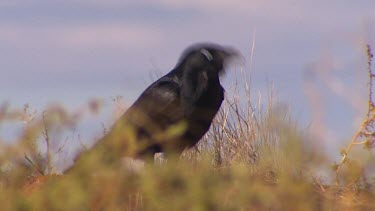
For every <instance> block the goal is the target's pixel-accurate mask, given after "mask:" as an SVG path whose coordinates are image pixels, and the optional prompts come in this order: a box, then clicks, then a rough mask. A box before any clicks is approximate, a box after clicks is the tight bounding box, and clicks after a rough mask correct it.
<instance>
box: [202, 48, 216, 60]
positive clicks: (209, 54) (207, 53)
mask: <svg viewBox="0 0 375 211" xmlns="http://www.w3.org/2000/svg"><path fill="white" fill-rule="evenodd" d="M201 53H202V54H203V55H204V56H205V57H206V59H207V60H208V61H212V59H213V57H212V54H211V53H210V52H209V51H208V50H206V49H204V48H203V49H202V50H201Z"/></svg>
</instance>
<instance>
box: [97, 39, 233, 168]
mask: <svg viewBox="0 0 375 211" xmlns="http://www.w3.org/2000/svg"><path fill="white" fill-rule="evenodd" d="M236 56H238V53H237V51H236V50H234V49H233V48H229V47H222V46H219V45H216V44H195V45H193V46H191V47H189V48H187V49H186V50H185V51H184V52H183V54H182V55H181V57H180V59H179V61H178V63H177V65H176V66H175V68H173V69H172V70H171V71H170V72H169V73H168V74H166V75H165V76H163V77H161V78H160V79H158V80H157V81H155V82H154V83H152V84H151V85H150V86H149V87H148V88H147V89H146V90H145V91H144V92H143V93H142V94H141V95H140V97H139V98H138V99H137V100H136V101H135V102H134V104H133V105H132V106H131V107H130V108H129V109H128V110H127V111H126V112H125V113H124V114H123V116H122V117H120V119H119V120H118V121H117V122H116V123H115V124H114V126H113V127H112V129H111V131H110V132H109V133H108V134H107V135H105V136H104V137H103V138H102V139H101V140H100V141H99V142H98V144H97V145H96V146H95V147H94V148H97V149H104V151H103V155H102V156H103V157H104V158H105V159H107V160H108V161H111V160H113V159H118V156H119V154H120V155H121V156H123V155H127V156H133V157H147V156H150V157H151V156H153V155H154V153H157V152H165V151H167V152H168V151H174V152H177V153H180V152H182V151H183V150H184V149H185V148H187V147H192V146H194V145H195V144H196V143H197V142H198V141H199V140H200V139H201V138H202V136H203V135H204V134H205V133H206V132H207V131H208V129H209V128H210V125H211V123H212V120H213V118H214V117H215V115H216V113H217V112H218V110H219V108H220V106H221V104H222V101H223V99H224V89H223V87H222V85H221V84H220V79H219V76H220V75H221V74H222V73H224V70H225V67H226V64H227V63H228V61H229V60H230V59H231V58H233V57H236ZM173 127H175V130H174V131H173V130H171V128H173ZM176 131H177V132H176Z"/></svg>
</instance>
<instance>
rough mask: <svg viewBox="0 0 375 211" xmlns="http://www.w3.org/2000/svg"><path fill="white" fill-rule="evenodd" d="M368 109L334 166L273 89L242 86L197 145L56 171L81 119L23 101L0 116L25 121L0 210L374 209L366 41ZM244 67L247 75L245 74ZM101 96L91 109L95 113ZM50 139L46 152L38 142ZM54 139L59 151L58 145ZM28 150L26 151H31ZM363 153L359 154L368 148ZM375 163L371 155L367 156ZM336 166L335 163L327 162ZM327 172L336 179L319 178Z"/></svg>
mask: <svg viewBox="0 0 375 211" xmlns="http://www.w3.org/2000/svg"><path fill="white" fill-rule="evenodd" d="M367 52H368V70H369V87H370V88H369V109H368V114H367V115H366V116H365V117H364V121H363V123H362V125H361V126H360V128H359V129H358V132H357V133H356V134H355V135H354V136H353V138H351V141H350V143H349V145H348V146H347V147H346V148H345V149H344V150H342V152H341V154H342V159H341V161H339V162H338V163H337V164H334V165H331V164H330V163H329V161H327V159H326V156H325V155H324V154H323V153H322V152H320V151H319V149H317V148H315V147H311V146H310V145H309V143H311V141H313V140H311V137H309V136H308V133H307V132H306V131H305V129H303V128H300V127H299V126H298V124H297V122H296V121H295V120H293V119H292V118H291V114H290V110H291V108H289V107H288V106H287V105H285V104H282V103H280V102H278V100H277V97H276V96H275V95H274V94H273V91H272V90H271V91H270V94H269V96H268V98H267V105H266V106H265V105H263V103H264V102H261V100H260V99H259V100H258V101H257V102H254V101H250V98H251V93H250V89H249V85H248V84H247V83H246V81H245V83H242V84H244V88H241V87H240V86H239V85H236V86H235V88H234V91H232V92H230V93H227V94H226V99H225V102H224V104H223V106H222V109H221V110H220V112H219V114H218V115H217V117H216V118H215V120H214V123H213V125H212V127H211V129H210V131H209V132H208V133H207V134H206V136H205V137H204V139H203V140H202V141H201V142H200V143H199V144H198V145H197V146H196V147H194V148H192V149H190V150H187V151H185V152H184V153H183V155H182V156H175V157H172V158H169V159H168V161H167V162H166V163H163V164H155V165H153V164H148V163H146V165H145V167H144V168H143V169H142V170H140V171H130V170H129V168H126V167H124V165H119V166H117V167H118V168H113V167H112V166H108V165H106V164H105V163H103V162H101V161H100V160H97V159H95V157H94V158H93V159H92V160H88V161H87V163H86V165H84V167H82V169H80V171H79V172H77V173H75V174H69V175H55V174H53V172H54V166H53V164H54V162H53V160H54V159H58V158H59V157H60V156H59V153H60V152H61V149H63V148H64V147H66V141H65V140H64V139H59V138H56V137H59V135H58V134H60V133H61V131H64V129H66V128H71V127H72V126H74V125H75V124H76V122H77V121H79V116H80V113H78V114H77V113H69V112H66V111H65V110H64V109H63V108H61V107H60V106H58V105H55V106H51V107H49V108H47V109H46V111H45V112H44V113H43V115H42V117H41V118H38V117H37V115H36V114H35V112H34V111H30V109H29V107H27V106H25V108H24V109H23V110H20V111H18V110H12V109H11V108H9V107H8V106H6V105H3V106H0V124H4V123H7V122H10V121H24V122H26V123H27V127H25V128H24V129H23V130H22V132H21V133H20V134H19V136H18V137H17V141H16V143H15V144H13V145H5V144H2V146H1V154H0V166H1V169H0V208H1V210H375V205H374V203H373V202H374V200H375V189H374V187H375V178H374V177H371V176H369V175H366V171H365V166H364V165H363V164H362V163H361V162H359V161H358V158H357V157H356V154H355V153H354V151H353V152H352V147H353V146H354V145H362V146H364V148H365V149H363V152H366V151H369V152H371V150H372V148H373V146H374V141H373V139H371V137H373V134H374V132H373V131H374V130H373V129H374V128H373V122H374V118H373V116H374V114H373V112H374V110H375V109H374V104H373V101H372V91H371V90H372V89H371V88H372V79H373V77H374V75H373V73H372V70H371V65H372V63H371V62H372V56H371V55H372V53H371V49H370V46H367ZM243 74H245V73H243ZM99 107H100V106H99V104H98V103H97V102H90V103H89V106H88V108H89V110H91V111H92V112H97V110H98V108H99ZM37 140H39V141H41V142H39V144H43V146H45V148H46V150H45V152H41V150H40V148H38V147H37V145H38V142H37ZM52 146H55V148H56V149H58V150H53V147H52ZM25 152H26V153H25ZM363 152H361V153H363ZM366 165H367V166H371V165H374V159H372V160H370V161H368V163H366ZM329 166H332V169H330V168H329ZM318 170H319V171H322V170H323V171H325V172H330V173H331V176H332V178H334V181H332V182H331V181H329V178H322V177H320V176H319V173H318Z"/></svg>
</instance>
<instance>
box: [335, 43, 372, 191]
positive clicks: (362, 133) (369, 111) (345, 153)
mask: <svg viewBox="0 0 375 211" xmlns="http://www.w3.org/2000/svg"><path fill="white" fill-rule="evenodd" d="M366 53H367V65H368V66H367V69H368V76H369V82H368V89H369V90H368V109H367V114H366V119H364V120H363V122H362V124H361V127H360V128H359V129H358V130H357V132H356V133H355V134H354V136H353V138H352V139H351V141H350V144H349V145H348V146H347V147H346V149H345V150H344V151H343V152H342V158H341V160H340V163H339V164H338V165H337V166H336V185H339V184H340V181H339V174H340V170H341V168H342V166H343V165H344V163H345V162H346V161H347V159H348V154H349V152H350V150H351V149H352V147H353V145H360V144H366V143H367V142H368V141H367V140H366V141H361V142H357V139H358V138H359V137H362V136H368V135H369V134H373V133H371V132H368V128H369V127H370V126H371V125H372V124H373V123H374V122H375V109H374V108H375V104H374V102H373V98H372V94H373V93H372V88H373V79H374V77H375V74H374V73H373V72H372V68H371V66H372V58H373V54H372V52H371V46H370V45H369V44H368V45H366Z"/></svg>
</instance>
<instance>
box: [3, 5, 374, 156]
mask: <svg viewBox="0 0 375 211" xmlns="http://www.w3.org/2000/svg"><path fill="white" fill-rule="evenodd" d="M374 11H375V1H371V0H357V1H345V2H343V1H339V0H332V1H323V0H314V1H308V0H303V1H296V0H281V1H280V0H268V1H261V0H233V1H224V0H215V1H214V0H206V1H198V0H191V1H172V0H155V1H146V0H139V1H129V0H126V1H123V0H107V1H99V0H80V1H72V0H65V1H48V0H22V1H21V0H2V1H1V2H0V73H1V77H0V103H3V102H8V103H10V104H11V106H12V107H20V108H22V106H23V105H24V104H26V103H27V104H29V105H30V106H31V107H32V108H35V109H37V110H39V111H42V110H43V109H44V108H45V107H46V106H47V105H49V104H51V103H56V102H57V103H61V104H62V105H64V106H66V107H68V108H69V109H72V110H75V109H76V108H77V107H79V106H81V105H84V104H85V103H87V102H88V101H89V100H90V99H93V98H101V99H104V101H105V102H107V103H108V104H110V103H111V99H112V98H113V97H115V96H123V99H124V101H125V102H126V103H127V104H131V103H132V102H133V101H134V100H135V99H136V97H137V96H138V95H139V94H140V93H141V92H142V91H143V90H144V89H145V88H146V87H147V85H148V84H150V83H151V82H152V78H154V77H155V75H159V76H161V75H163V74H165V73H167V72H168V71H169V70H171V69H172V68H173V67H174V65H175V64H176V62H177V60H178V58H179V56H180V53H181V52H182V51H183V50H184V49H185V48H186V47H187V46H189V45H190V44H193V43H197V42H206V41H208V42H214V43H218V44H222V45H229V46H233V47H235V48H237V49H238V50H239V51H241V52H242V54H243V55H244V57H245V58H246V64H245V67H244V68H245V69H246V70H248V69H250V62H249V61H250V55H251V49H252V43H253V41H254V43H255V46H254V54H253V57H252V60H253V63H252V66H251V68H252V74H253V75H252V84H251V90H252V93H253V94H254V96H258V95H259V94H260V95H262V96H266V95H267V93H268V91H269V87H270V83H272V84H273V86H274V89H275V90H276V92H277V95H278V96H279V98H280V101H282V102H285V103H287V104H289V105H290V106H291V110H292V113H293V116H294V118H295V119H296V120H297V121H298V122H300V123H301V125H302V127H307V128H308V129H309V130H310V131H311V132H312V133H313V134H314V135H315V136H316V137H318V139H319V140H320V141H321V142H323V144H324V145H325V146H327V150H331V149H332V150H337V149H338V148H342V147H344V146H345V145H346V143H347V142H348V141H349V140H348V137H350V136H351V134H352V133H354V131H355V129H356V128H357V127H358V125H359V124H360V120H361V115H364V112H365V108H366V107H365V105H366V83H367V81H366V80H367V78H366V76H367V73H366V54H365V48H364V45H365V44H366V43H370V44H372V46H374V47H373V48H374V49H375V13H374ZM236 74H238V73H236V70H231V71H228V72H227V74H226V76H225V78H223V84H224V87H225V88H227V89H229V88H230V87H232V86H233V83H234V78H235V77H234V75H236ZM152 76H154V77H152ZM107 114H108V113H107ZM87 122H90V121H86V123H87ZM83 124H85V123H83ZM87 124H88V125H90V124H89V123H87ZM91 124H92V121H91ZM88 125H82V126H81V130H83V131H82V133H84V130H88V131H92V130H89V128H91V126H88ZM98 125H100V123H97V125H96V127H97V128H98V127H99V126H98ZM5 133H6V131H4V129H3V130H1V128H0V135H3V136H6V135H4V134H5Z"/></svg>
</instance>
